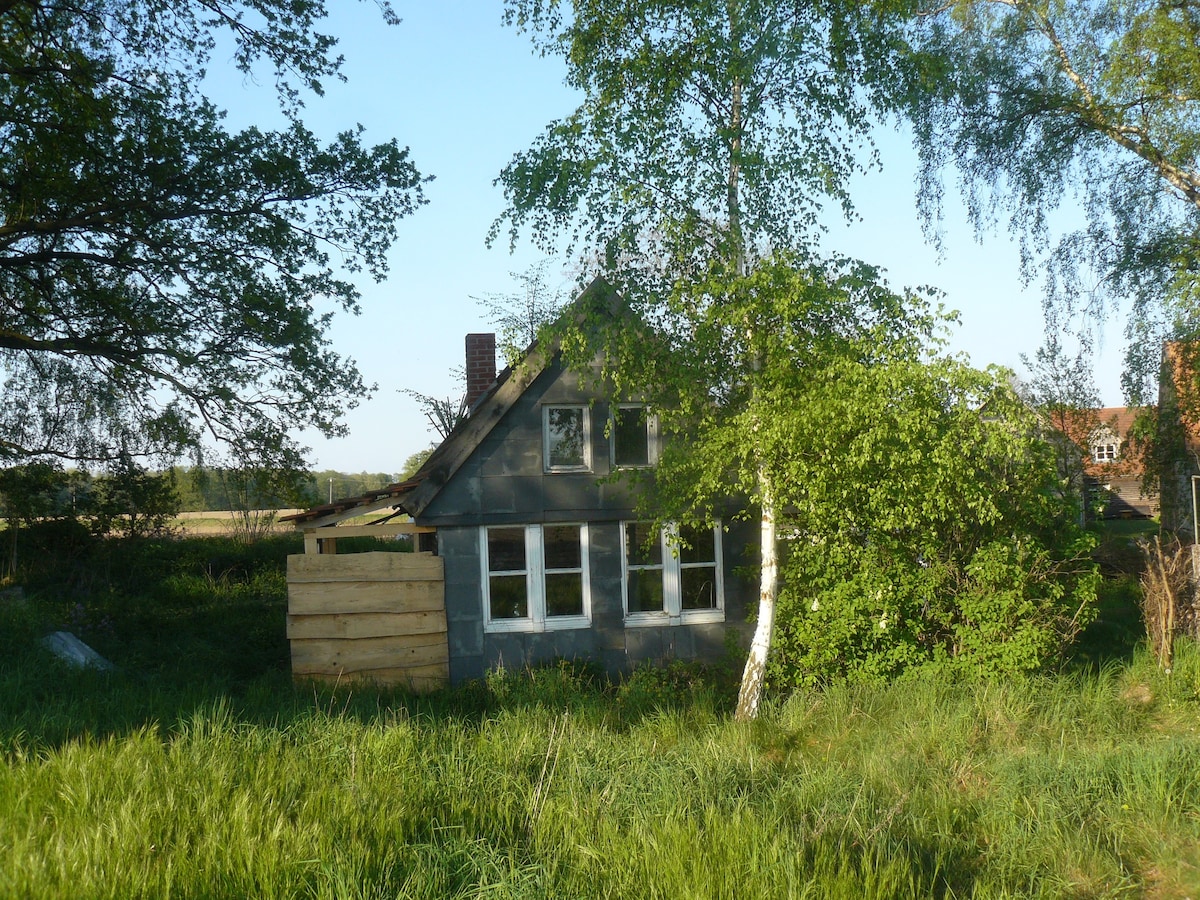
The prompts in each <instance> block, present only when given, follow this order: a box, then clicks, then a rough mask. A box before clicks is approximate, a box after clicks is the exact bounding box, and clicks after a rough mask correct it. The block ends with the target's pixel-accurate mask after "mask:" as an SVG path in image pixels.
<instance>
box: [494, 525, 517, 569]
mask: <svg viewBox="0 0 1200 900" xmlns="http://www.w3.org/2000/svg"><path fill="white" fill-rule="evenodd" d="M487 537H488V571H489V572H523V571H524V570H525V529H524V528H520V527H517V528H489V529H488V533H487Z"/></svg>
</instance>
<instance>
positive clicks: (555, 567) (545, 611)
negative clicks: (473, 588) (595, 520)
mask: <svg viewBox="0 0 1200 900" xmlns="http://www.w3.org/2000/svg"><path fill="white" fill-rule="evenodd" d="M587 534H588V529H587V525H558V524H555V525H502V526H493V527H488V528H481V529H480V534H479V541H480V558H481V560H482V562H483V572H482V575H483V614H484V625H485V628H486V629H487V630H488V631H548V630H554V629H558V628H586V627H587V626H588V625H590V624H591V597H590V593H589V579H588V577H587V572H588V549H587V548H588V537H587Z"/></svg>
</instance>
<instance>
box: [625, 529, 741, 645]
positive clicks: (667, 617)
mask: <svg viewBox="0 0 1200 900" xmlns="http://www.w3.org/2000/svg"><path fill="white" fill-rule="evenodd" d="M632 524H634V522H632V521H629V522H622V523H621V605H622V608H623V609H624V612H625V624H626V625H627V626H630V627H635V628H641V627H649V626H655V625H700V624H704V623H709V622H724V621H725V560H724V549H723V547H722V545H721V535H722V529H721V523H720V522H717V523H716V524H715V525H714V526H713V556H714V557H715V559H714V560H713V562H712V563H685V562H683V560H682V557H681V555H680V553H679V547H678V544H677V540H678V536H679V527H678V525H676V524H675V523H674V522H669V523H667V524H666V525H665V526H664V527H663V528H662V530H661V531H660V532H659V536H658V539H659V541H660V553H661V559H662V578H663V609H662V611H660V612H642V611H633V612H631V611H630V609H629V571H630V566H629V555H628V552H627V548H628V543H627V537H626V529H627V528H628V526H629V525H632ZM709 567H712V568H713V572H714V580H715V587H716V601H717V605H716V607H714V608H713V609H684V608H683V578H682V573H683V570H684V569H699V568H709ZM635 568H640V567H635ZM647 568H657V567H647Z"/></svg>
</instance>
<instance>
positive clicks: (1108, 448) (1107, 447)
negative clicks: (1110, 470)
mask: <svg viewBox="0 0 1200 900" xmlns="http://www.w3.org/2000/svg"><path fill="white" fill-rule="evenodd" d="M1119 453H1120V449H1119V447H1118V445H1117V444H1116V443H1105V444H1093V445H1092V461H1093V462H1098V463H1106V462H1115V461H1116V459H1117V456H1118V455H1119Z"/></svg>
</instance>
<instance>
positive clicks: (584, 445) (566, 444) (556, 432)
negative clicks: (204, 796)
mask: <svg viewBox="0 0 1200 900" xmlns="http://www.w3.org/2000/svg"><path fill="white" fill-rule="evenodd" d="M542 453H543V458H544V459H545V461H546V465H545V468H546V471H547V472H588V471H591V468H592V429H591V418H590V416H589V415H588V408H587V407H586V406H544V407H542Z"/></svg>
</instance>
